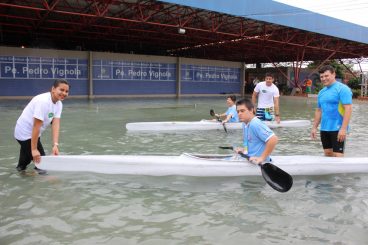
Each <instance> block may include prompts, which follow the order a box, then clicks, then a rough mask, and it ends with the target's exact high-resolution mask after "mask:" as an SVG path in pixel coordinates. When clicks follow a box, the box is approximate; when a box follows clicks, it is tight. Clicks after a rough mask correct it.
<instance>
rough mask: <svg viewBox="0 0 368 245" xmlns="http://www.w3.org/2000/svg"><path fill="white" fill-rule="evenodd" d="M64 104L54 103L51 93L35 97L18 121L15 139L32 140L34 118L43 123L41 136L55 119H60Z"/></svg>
mask: <svg viewBox="0 0 368 245" xmlns="http://www.w3.org/2000/svg"><path fill="white" fill-rule="evenodd" d="M62 110H63V104H62V103H61V101H58V102H56V103H55V104H54V103H53V102H52V99H51V93H50V92H47V93H43V94H39V95H37V96H35V97H34V98H33V99H32V100H31V101H30V102H29V103H28V105H27V106H26V107H25V108H24V110H23V112H22V114H21V115H20V117H19V118H18V120H17V123H16V125H15V130H14V137H15V138H16V139H17V140H21V141H24V140H28V139H30V138H32V129H33V123H34V118H37V119H39V120H41V121H42V122H43V124H42V126H41V129H40V135H39V136H41V134H42V132H43V131H45V129H46V128H47V126H49V125H50V124H51V122H52V119H54V118H60V116H61V111H62Z"/></svg>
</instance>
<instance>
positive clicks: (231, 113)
mask: <svg viewBox="0 0 368 245" xmlns="http://www.w3.org/2000/svg"><path fill="white" fill-rule="evenodd" d="M235 102H236V96H235V95H229V96H228V97H226V104H227V106H228V109H227V111H226V112H225V113H222V114H215V117H217V118H220V119H223V120H222V123H227V122H229V123H233V122H239V117H238V113H237V112H236V106H235Z"/></svg>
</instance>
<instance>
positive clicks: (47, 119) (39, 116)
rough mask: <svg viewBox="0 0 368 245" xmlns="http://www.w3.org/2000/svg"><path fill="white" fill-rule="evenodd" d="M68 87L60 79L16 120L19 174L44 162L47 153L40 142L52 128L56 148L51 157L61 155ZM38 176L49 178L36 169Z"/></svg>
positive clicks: (15, 134) (32, 102)
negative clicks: (45, 132)
mask: <svg viewBox="0 0 368 245" xmlns="http://www.w3.org/2000/svg"><path fill="white" fill-rule="evenodd" d="M69 88H70V86H69V83H68V82H67V81H66V80H64V79H57V80H56V81H55V82H54V84H53V86H52V88H51V91H50V92H46V93H43V94H39V95H37V96H35V97H34V98H33V99H32V100H31V101H30V102H29V103H28V105H27V106H26V107H25V108H24V110H23V112H22V114H21V115H20V117H19V118H18V120H17V123H16V125H15V130H14V137H15V139H16V140H17V141H18V143H19V144H20V153H19V161H18V166H17V170H18V171H20V172H21V171H24V170H25V169H26V168H27V165H28V164H30V163H31V161H32V160H33V162H34V163H35V164H38V163H40V162H41V156H44V155H45V151H44V149H43V146H42V144H41V141H40V137H41V134H42V132H43V131H44V130H45V129H46V128H47V127H48V126H49V125H50V124H52V139H53V147H52V154H53V155H58V154H59V148H58V147H59V144H58V142H59V131H60V116H61V112H62V109H63V104H62V102H61V101H63V100H64V99H65V98H66V97H68V95H69ZM35 170H36V171H37V172H38V173H39V174H46V171H45V170H42V169H39V168H37V167H36V166H35Z"/></svg>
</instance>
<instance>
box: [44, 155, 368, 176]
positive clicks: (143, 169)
mask: <svg viewBox="0 0 368 245" xmlns="http://www.w3.org/2000/svg"><path fill="white" fill-rule="evenodd" d="M272 159H273V161H272V162H273V164H274V165H276V166H278V167H279V168H281V169H283V170H284V171H286V172H288V173H289V174H291V175H326V174H342V173H368V157H354V158H348V157H345V158H333V157H323V156H273V157H272ZM38 167H39V168H42V169H46V170H48V171H66V172H94V173H102V174H127V175H150V176H167V175H184V176H256V175H261V171H260V168H259V166H257V165H254V164H252V163H249V162H248V161H247V160H245V159H243V158H239V157H236V159H234V156H233V155H198V154H197V155H193V154H187V153H185V154H182V155H180V156H148V155H146V156H144V155H143V156H140V155H139V156H138V155H64V156H44V157H42V161H41V163H40V164H39V165H38Z"/></svg>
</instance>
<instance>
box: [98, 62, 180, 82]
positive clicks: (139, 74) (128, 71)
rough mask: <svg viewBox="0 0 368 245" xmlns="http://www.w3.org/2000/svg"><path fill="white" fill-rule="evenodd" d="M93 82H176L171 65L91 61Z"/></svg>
mask: <svg viewBox="0 0 368 245" xmlns="http://www.w3.org/2000/svg"><path fill="white" fill-rule="evenodd" d="M93 79H94V80H129V81H176V65H175V64H171V63H157V62H137V61H134V62H132V61H119V60H93Z"/></svg>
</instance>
